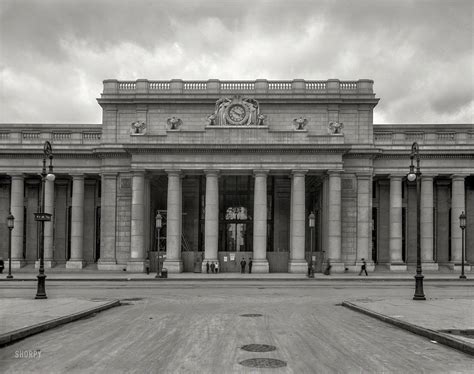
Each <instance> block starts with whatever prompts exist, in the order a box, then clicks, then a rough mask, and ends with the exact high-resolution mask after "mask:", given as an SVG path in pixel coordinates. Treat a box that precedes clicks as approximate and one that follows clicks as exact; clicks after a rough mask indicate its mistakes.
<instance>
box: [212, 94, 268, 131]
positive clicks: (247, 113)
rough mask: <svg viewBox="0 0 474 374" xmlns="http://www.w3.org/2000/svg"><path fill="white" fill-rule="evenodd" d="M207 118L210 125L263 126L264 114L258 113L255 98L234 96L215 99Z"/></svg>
mask: <svg viewBox="0 0 474 374" xmlns="http://www.w3.org/2000/svg"><path fill="white" fill-rule="evenodd" d="M207 119H208V121H209V125H210V126H263V125H264V123H265V119H266V116H265V115H263V114H261V113H260V105H259V104H258V101H257V100H255V99H251V98H243V97H240V96H234V97H233V98H232V99H229V98H220V99H219V100H217V101H216V109H215V111H214V113H212V114H211V115H210V116H208V117H207Z"/></svg>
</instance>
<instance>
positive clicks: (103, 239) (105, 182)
mask: <svg viewBox="0 0 474 374" xmlns="http://www.w3.org/2000/svg"><path fill="white" fill-rule="evenodd" d="M101 184H102V186H101V190H102V194H101V202H100V204H101V207H100V216H101V219H100V259H99V261H98V264H97V267H98V269H99V270H119V269H122V268H123V267H122V266H119V265H118V264H117V257H116V251H115V246H116V236H115V231H116V226H117V217H116V215H117V205H116V203H117V173H103V174H102V181H101Z"/></svg>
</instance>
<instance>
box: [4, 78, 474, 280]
mask: <svg viewBox="0 0 474 374" xmlns="http://www.w3.org/2000/svg"><path fill="white" fill-rule="evenodd" d="M377 102H378V98H376V96H375V93H374V91H373V81H371V80H367V79H360V80H357V81H340V80H337V79H331V80H327V81H304V80H293V81H267V80H256V81H219V80H208V81H182V80H179V79H176V80H171V81H149V80H137V81H117V80H106V81H104V87H103V92H102V94H101V95H100V98H99V99H98V103H99V105H100V106H101V107H102V110H103V120H102V123H101V124H84V125H77V124H74V125H72V124H3V125H1V128H0V150H1V158H0V217H5V220H4V222H5V224H2V225H0V236H1V238H2V240H1V241H0V256H2V257H3V259H4V260H6V259H7V258H8V240H7V238H8V232H9V231H8V228H7V225H6V217H7V215H8V213H9V211H11V213H12V214H13V215H14V217H15V227H14V229H13V231H12V264H13V266H14V267H16V268H18V267H21V266H25V265H29V266H34V264H35V263H36V262H37V260H38V253H39V250H38V248H39V238H40V231H39V228H38V223H37V222H36V221H35V220H34V217H33V213H34V212H36V211H38V207H39V206H40V205H41V203H42V202H41V196H42V191H41V179H40V176H39V174H40V173H41V167H42V159H43V144H44V142H45V141H46V140H48V141H49V142H50V143H51V144H52V148H53V154H54V159H53V165H54V174H55V176H56V179H55V181H53V182H51V181H47V182H46V184H45V191H44V195H45V199H44V206H45V211H46V212H50V213H52V214H53V219H52V221H51V222H46V223H45V231H44V237H45V240H44V254H45V266H46V267H65V268H68V269H69V268H70V269H81V268H84V267H85V266H87V267H97V268H98V269H100V270H104V271H107V270H123V269H126V270H128V271H144V270H145V268H146V267H147V266H148V264H150V266H151V267H152V270H153V268H154V267H156V258H157V254H158V253H161V254H163V255H166V256H165V259H164V266H165V267H166V268H167V269H168V271H169V272H183V271H184V272H193V271H200V270H201V269H202V268H203V267H205V263H206V262H208V261H209V262H219V265H220V269H221V271H222V272H233V271H239V263H240V260H241V259H242V258H244V259H246V260H247V261H248V259H249V258H252V260H253V272H256V273H258V272H261V273H266V272H292V273H295V272H296V273H298V272H301V273H303V272H306V270H307V264H308V261H309V260H310V259H311V258H313V259H315V261H316V263H317V266H316V270H317V271H321V267H322V263H323V262H326V261H327V260H330V262H331V264H332V266H333V268H332V269H333V271H335V272H342V271H347V270H348V271H356V269H358V267H359V266H360V264H361V259H362V258H365V259H366V260H368V263H369V270H371V269H373V268H374V266H380V267H386V268H388V269H391V270H397V271H400V270H406V269H407V266H409V265H413V264H415V263H416V243H417V225H416V217H417V194H416V186H415V184H416V183H415V184H412V183H409V182H408V181H407V173H408V171H409V165H410V151H411V146H412V144H413V142H417V143H418V145H419V150H420V167H421V173H422V177H421V204H420V211H421V213H420V214H421V221H420V237H421V239H420V240H421V260H422V264H423V269H424V270H437V269H440V268H441V267H450V268H455V267H457V266H459V265H460V262H461V256H462V240H461V238H462V231H461V228H460V226H459V216H460V214H461V212H463V211H464V212H465V213H466V215H467V228H466V230H465V234H466V236H465V237H466V240H465V243H466V245H465V248H466V260H467V262H470V261H474V126H473V125H472V124H456V125H452V124H446V125H429V124H410V125H406V124H404V125H376V124H373V110H374V108H375V106H376V105H377ZM157 213H160V215H161V216H162V225H161V226H162V227H161V228H159V229H158V228H157V227H156V225H155V216H156V215H157ZM311 213H313V214H314V217H315V225H314V227H310V226H309V220H308V217H309V215H310V214H311ZM467 269H470V268H469V267H467Z"/></svg>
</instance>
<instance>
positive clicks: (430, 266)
mask: <svg viewBox="0 0 474 374" xmlns="http://www.w3.org/2000/svg"><path fill="white" fill-rule="evenodd" d="M415 266H416V265H415ZM421 269H422V270H423V271H425V270H427V271H438V270H439V266H438V264H437V263H436V262H422V263H421Z"/></svg>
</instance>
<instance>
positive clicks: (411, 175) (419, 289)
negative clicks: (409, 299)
mask: <svg viewBox="0 0 474 374" xmlns="http://www.w3.org/2000/svg"><path fill="white" fill-rule="evenodd" d="M414 158H416V171H415V166H414V165H413V159H414ZM410 162H411V164H410V171H409V172H408V175H407V179H408V181H409V182H410V183H413V182H415V181H416V275H415V295H414V296H413V300H426V298H425V294H424V292H423V278H424V277H423V274H422V270H421V244H420V220H421V207H420V203H421V171H420V148H419V146H418V143H417V142H414V143H413V144H412V146H411V154H410Z"/></svg>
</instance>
